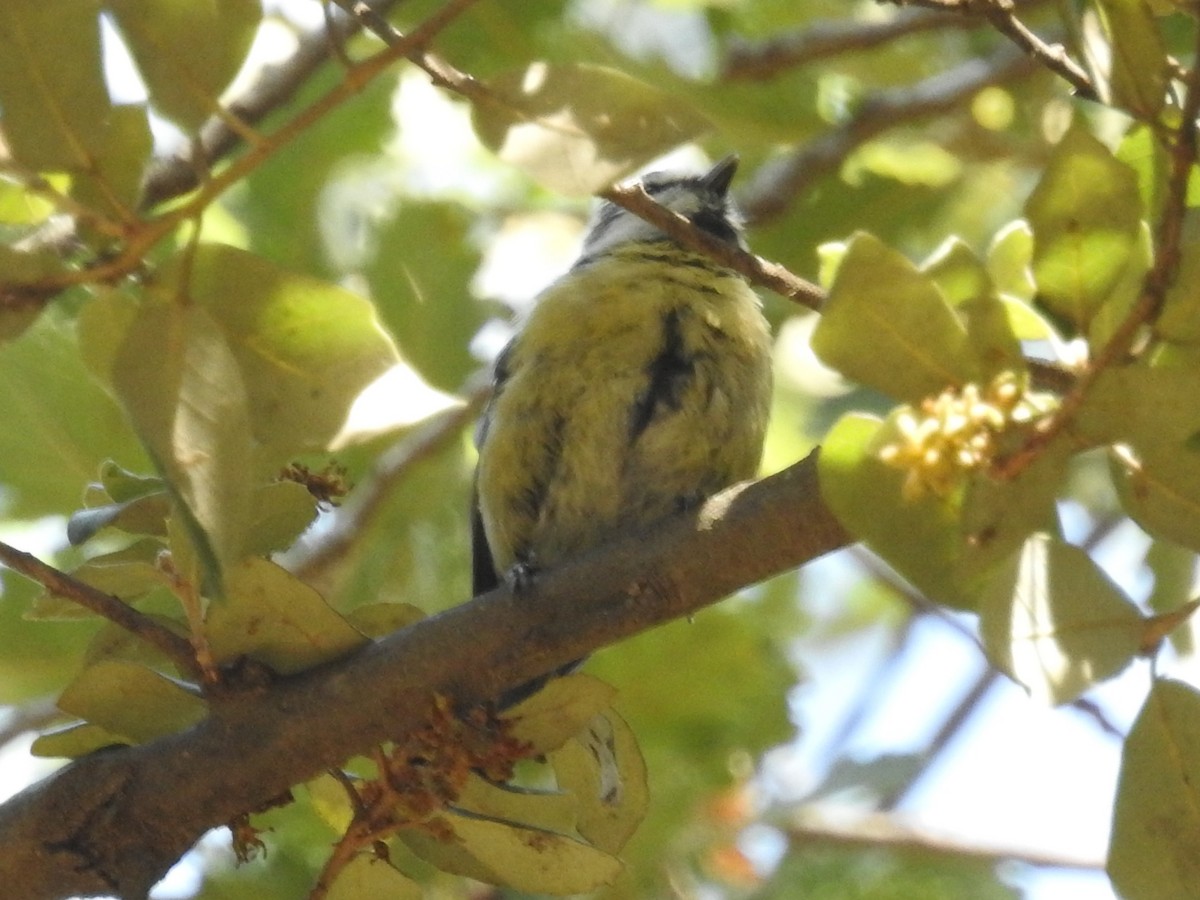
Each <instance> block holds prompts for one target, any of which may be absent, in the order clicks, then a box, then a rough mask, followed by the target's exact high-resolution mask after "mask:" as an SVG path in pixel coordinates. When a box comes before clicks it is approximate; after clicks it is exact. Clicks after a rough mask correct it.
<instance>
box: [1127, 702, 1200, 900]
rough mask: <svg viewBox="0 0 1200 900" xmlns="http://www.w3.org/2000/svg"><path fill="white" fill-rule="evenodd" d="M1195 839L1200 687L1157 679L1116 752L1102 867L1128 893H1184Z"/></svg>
mask: <svg viewBox="0 0 1200 900" xmlns="http://www.w3.org/2000/svg"><path fill="white" fill-rule="evenodd" d="M1198 845H1200V694H1197V693H1196V690H1195V688H1192V687H1190V686H1188V685H1185V684H1182V683H1180V682H1178V681H1167V680H1159V681H1156V682H1155V683H1154V687H1153V689H1152V690H1151V691H1150V696H1149V697H1147V698H1146V703H1145V705H1144V706H1143V707H1142V711H1141V712H1140V713H1139V714H1138V717H1137V720H1136V721H1135V722H1134V723H1133V728H1132V729H1131V730H1130V732H1129V737H1128V738H1126V740H1125V750H1124V752H1123V753H1122V755H1121V773H1120V777H1119V779H1118V782H1117V802H1116V808H1115V810H1114V813H1113V828H1112V837H1111V839H1110V842H1109V846H1108V874H1109V876H1110V877H1111V878H1112V880H1113V885H1114V887H1116V889H1117V890H1118V891H1120V892H1121V894H1122V895H1123V896H1126V897H1136V898H1138V900H1177V898H1179V897H1187V896H1190V895H1191V894H1192V893H1193V892H1194V888H1195V886H1196V884H1198V883H1200V857H1198V856H1197V855H1196V853H1195V852H1194V850H1195V848H1196V847H1197V846H1198Z"/></svg>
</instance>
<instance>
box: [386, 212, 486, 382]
mask: <svg viewBox="0 0 1200 900" xmlns="http://www.w3.org/2000/svg"><path fill="white" fill-rule="evenodd" d="M473 219H474V217H473V216H471V215H468V214H467V211H466V210H465V209H463V208H462V207H461V206H458V205H456V204H449V203H430V202H424V203H423V202H420V201H417V200H412V201H409V202H406V203H404V204H403V205H401V206H400V208H399V209H398V210H397V212H396V215H395V217H394V218H393V219H392V221H391V222H390V223H389V224H388V225H386V226H384V227H381V229H380V231H379V234H378V242H379V250H378V252H377V253H376V254H375V257H374V259H373V260H372V261H371V263H370V264H369V265H368V266H367V268H366V272H365V274H366V276H367V279H368V281H369V282H370V284H371V296H372V297H373V298H374V300H375V308H376V309H377V310H378V312H379V316H380V318H381V319H382V320H383V322H384V324H385V325H387V327H388V328H389V329H390V331H391V333H392V334H393V335H394V336H395V338H396V341H397V342H398V343H399V345H400V349H401V351H402V352H403V354H404V358H405V359H406V360H407V361H408V362H410V363H412V365H413V366H415V367H416V368H417V370H418V371H420V373H421V374H422V375H423V376H424V377H425V378H426V379H428V380H429V381H430V382H431V383H432V384H434V385H435V386H437V387H440V388H442V389H444V390H455V389H457V388H458V387H459V386H460V385H461V384H462V383H463V381H464V380H465V379H466V377H467V375H469V374H470V373H471V372H472V371H473V370H474V369H475V367H476V366H477V365H478V363H477V362H476V361H475V359H474V357H473V356H472V355H471V352H470V344H471V338H472V337H473V336H474V335H475V333H476V332H477V331H478V330H479V327H480V326H481V325H482V324H483V322H484V320H485V318H486V317H485V315H484V308H483V307H482V305H481V304H479V303H477V302H476V301H475V300H474V298H473V297H472V296H471V278H472V276H473V275H474V274H475V270H476V269H477V268H478V267H479V253H478V250H477V249H475V247H474V246H473V243H472V241H471V240H470V239H469V237H468V232H469V231H470V229H471V227H472V222H473ZM431 247H435V248H437V252H436V253H431V252H430V248H431Z"/></svg>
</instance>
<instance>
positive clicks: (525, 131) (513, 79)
mask: <svg viewBox="0 0 1200 900" xmlns="http://www.w3.org/2000/svg"><path fill="white" fill-rule="evenodd" d="M472 99H473V105H472V121H473V122H474V125H475V131H476V133H477V134H478V135H479V139H480V140H481V141H483V143H484V144H485V145H487V147H489V148H490V149H491V150H492V151H493V152H495V153H496V154H497V155H498V156H499V157H500V158H501V159H502V160H504V161H505V162H506V163H509V164H510V165H514V166H517V167H518V168H520V169H521V170H522V171H524V172H525V173H527V174H528V175H529V176H530V177H532V178H534V179H535V180H537V181H538V182H539V183H541V184H542V185H544V186H545V187H547V188H549V189H550V190H553V191H557V192H558V193H561V194H568V195H577V196H583V195H587V194H593V193H595V192H596V191H598V190H600V189H601V188H604V187H606V186H608V185H609V184H611V183H612V182H613V181H615V180H616V179H618V178H620V177H621V176H623V175H627V174H628V173H630V172H632V171H633V170H634V169H636V168H637V167H638V166H640V165H643V164H645V163H647V162H649V161H650V160H652V159H653V158H654V157H656V156H660V155H661V154H663V153H665V152H666V151H667V150H670V149H671V148H673V147H677V146H678V145H680V144H682V143H684V142H685V141H688V140H691V139H693V138H696V137H698V136H699V135H701V134H703V133H704V132H705V131H707V130H708V128H709V127H710V126H709V124H708V122H707V121H706V120H705V119H704V117H703V116H701V115H700V114H699V113H697V112H695V111H693V110H692V109H691V108H690V107H688V106H687V105H686V104H683V103H681V102H680V100H679V98H678V97H676V96H673V95H671V94H669V93H667V92H665V91H661V90H659V89H658V88H655V87H652V86H650V85H648V84H645V83H643V82H641V81H638V80H637V79H635V78H631V77H630V76H629V75H626V74H625V73H623V72H620V71H618V70H616V69H608V68H603V67H600V66H594V65H586V64H571V63H545V62H535V63H533V64H531V65H529V66H528V67H527V68H524V69H519V70H513V71H509V72H505V73H503V74H500V75H497V76H495V77H493V78H491V79H489V80H488V83H487V90H486V93H483V94H481V95H479V96H477V97H474V98H472Z"/></svg>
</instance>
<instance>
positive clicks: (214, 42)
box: [105, 0, 262, 130]
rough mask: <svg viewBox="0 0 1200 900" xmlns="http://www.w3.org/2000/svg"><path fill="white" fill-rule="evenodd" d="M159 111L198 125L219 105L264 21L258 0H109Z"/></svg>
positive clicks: (184, 124)
mask: <svg viewBox="0 0 1200 900" xmlns="http://www.w3.org/2000/svg"><path fill="white" fill-rule="evenodd" d="M105 5H106V6H108V7H109V9H110V10H111V11H112V14H113V18H114V20H115V21H116V24H117V28H118V29H120V32H121V36H122V37H123V38H124V39H125V43H126V45H127V46H128V47H129V50H130V53H132V55H133V58H134V60H136V62H137V65H138V69H139V70H140V72H141V75H142V78H143V79H144V80H145V82H146V87H147V89H148V90H149V93H150V100H151V102H152V103H153V104H154V107H155V109H157V110H158V112H160V113H162V114H163V115H164V116H166V117H167V118H169V119H171V120H173V121H174V122H175V123H176V124H177V125H179V126H180V127H182V128H184V129H188V130H191V129H194V128H196V127H197V126H199V125H200V124H201V123H202V122H204V120H205V119H207V118H208V117H209V116H210V115H212V114H213V112H214V111H215V110H216V108H217V99H218V98H219V97H220V95H221V92H222V91H223V90H224V89H225V87H226V86H227V85H228V84H229V82H230V81H232V80H233V76H234V75H236V74H237V72H238V69H240V68H241V66H242V62H243V61H244V60H245V58H246V53H247V52H248V51H249V49H250V44H251V43H252V42H253V40H254V35H255V33H256V31H257V30H258V25H259V22H260V21H261V19H262V8H261V6H260V4H259V0H205V2H203V3H200V2H195V0H105Z"/></svg>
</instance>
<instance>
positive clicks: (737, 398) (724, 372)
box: [472, 156, 771, 594]
mask: <svg viewBox="0 0 1200 900" xmlns="http://www.w3.org/2000/svg"><path fill="white" fill-rule="evenodd" d="M737 163H738V160H737V158H736V157H734V156H730V157H727V158H726V159H723V160H722V161H721V162H719V163H717V164H716V165H715V166H713V167H712V169H710V170H709V171H708V172H706V173H705V174H702V175H694V174H680V173H675V172H656V173H652V174H649V175H647V176H645V178H644V179H643V181H642V186H643V187H644V188H645V190H646V192H647V193H648V194H649V195H650V196H651V197H653V198H654V199H655V200H657V201H658V202H659V203H661V204H662V205H664V206H666V207H668V208H669V209H671V210H674V211H675V212H677V213H679V214H681V215H683V216H685V217H686V218H687V219H689V220H690V221H691V222H692V223H693V224H694V225H695V226H696V227H697V228H699V229H701V230H703V231H706V232H708V233H709V234H711V235H714V236H716V237H717V238H720V239H721V240H724V241H728V242H731V243H735V244H737V245H739V246H741V247H743V248H744V247H745V246H746V244H745V239H744V237H743V232H742V226H741V220H740V219H739V217H738V215H737V213H736V212H735V211H734V208H733V205H732V203H731V201H730V198H729V185H730V182H731V181H732V179H733V176H734V172H735V171H736V169H737ZM770 400H771V334H770V330H769V327H768V325H767V321H766V319H765V318H764V317H763V314H762V310H761V305H760V303H759V299H758V297H757V296H756V295H755V294H754V292H753V291H752V290H751V289H750V286H749V285H748V284H747V283H746V281H745V279H744V278H743V277H742V276H741V275H738V274H737V273H735V272H732V271H730V270H729V269H727V268H724V267H723V266H721V265H720V264H718V263H716V262H714V261H713V260H711V259H709V258H708V257H706V256H704V255H702V254H700V253H697V252H695V251H693V250H688V249H684V248H683V247H680V246H679V245H678V244H676V243H675V242H674V241H672V240H671V239H670V238H669V237H667V236H666V235H665V234H664V233H663V232H662V231H661V230H659V229H658V228H656V227H655V226H653V225H651V224H649V223H647V222H645V221H644V220H642V219H641V218H639V217H638V216H636V215H634V214H633V213H631V212H628V211H626V210H625V209H623V208H621V207H619V206H616V205H614V204H612V203H608V202H604V203H602V204H601V205H600V206H599V208H598V210H597V211H596V213H595V215H594V216H593V218H592V221H591V223H590V226H589V228H588V230H587V233H586V237H585V239H584V242H583V249H582V252H581V254H580V257H579V259H578V260H577V261H576V262H575V264H574V265H573V266H572V267H571V269H570V271H568V272H567V274H565V275H564V276H562V277H561V278H559V279H558V280H557V281H555V282H554V283H553V284H551V285H550V286H549V287H548V288H546V290H545V291H543V292H542V293H541V295H540V296H539V297H538V298H537V300H536V301H535V303H534V304H533V306H532V308H531V310H530V312H529V313H528V315H527V316H526V318H525V319H524V321H523V322H522V323H521V324H520V327H519V329H518V331H517V333H516V336H515V337H514V338H513V339H512V341H511V342H510V343H509V344H508V346H507V347H506V348H505V349H504V351H503V352H502V353H501V354H500V356H499V358H498V360H497V362H496V369H495V389H494V392H493V394H492V398H491V401H490V403H489V405H488V407H487V409H486V411H485V413H484V416H483V418H482V421H481V423H480V428H479V433H478V446H479V465H478V469H477V472H476V482H475V503H474V510H473V517H472V518H473V523H472V529H473V538H474V548H473V550H474V590H475V593H476V594H479V593H482V592H484V591H487V590H490V589H491V588H493V587H495V586H497V584H498V583H499V579H500V577H501V576H504V575H508V574H509V573H514V572H515V573H521V572H528V571H536V570H537V569H541V568H546V567H550V566H554V565H556V564H557V563H559V562H561V561H563V560H565V559H568V558H570V557H572V556H575V555H576V554H579V553H582V552H583V551H585V550H588V549H590V548H592V547H595V546H596V545H598V544H601V543H603V542H605V541H607V540H609V539H610V538H612V537H613V536H614V535H616V534H618V533H619V532H623V531H625V530H627V529H630V528H636V527H643V528H644V527H646V526H649V525H652V524H653V523H654V522H656V521H659V520H661V519H662V518H664V517H666V516H669V515H671V514H673V513H676V512H678V511H680V510H681V509H683V508H685V507H687V506H689V505H691V504H695V503H698V502H699V501H701V500H703V499H704V498H705V497H708V496H709V495H711V494H713V493H715V492H717V491H719V490H721V489H722V488H724V487H727V486H728V485H730V484H732V483H734V482H736V481H740V480H743V479H746V478H750V477H753V476H754V475H755V473H756V471H757V469H758V465H759V460H760V457H761V455H762V446H763V435H764V432H765V430H766V425H767V416H768V410H769V406H770Z"/></svg>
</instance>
